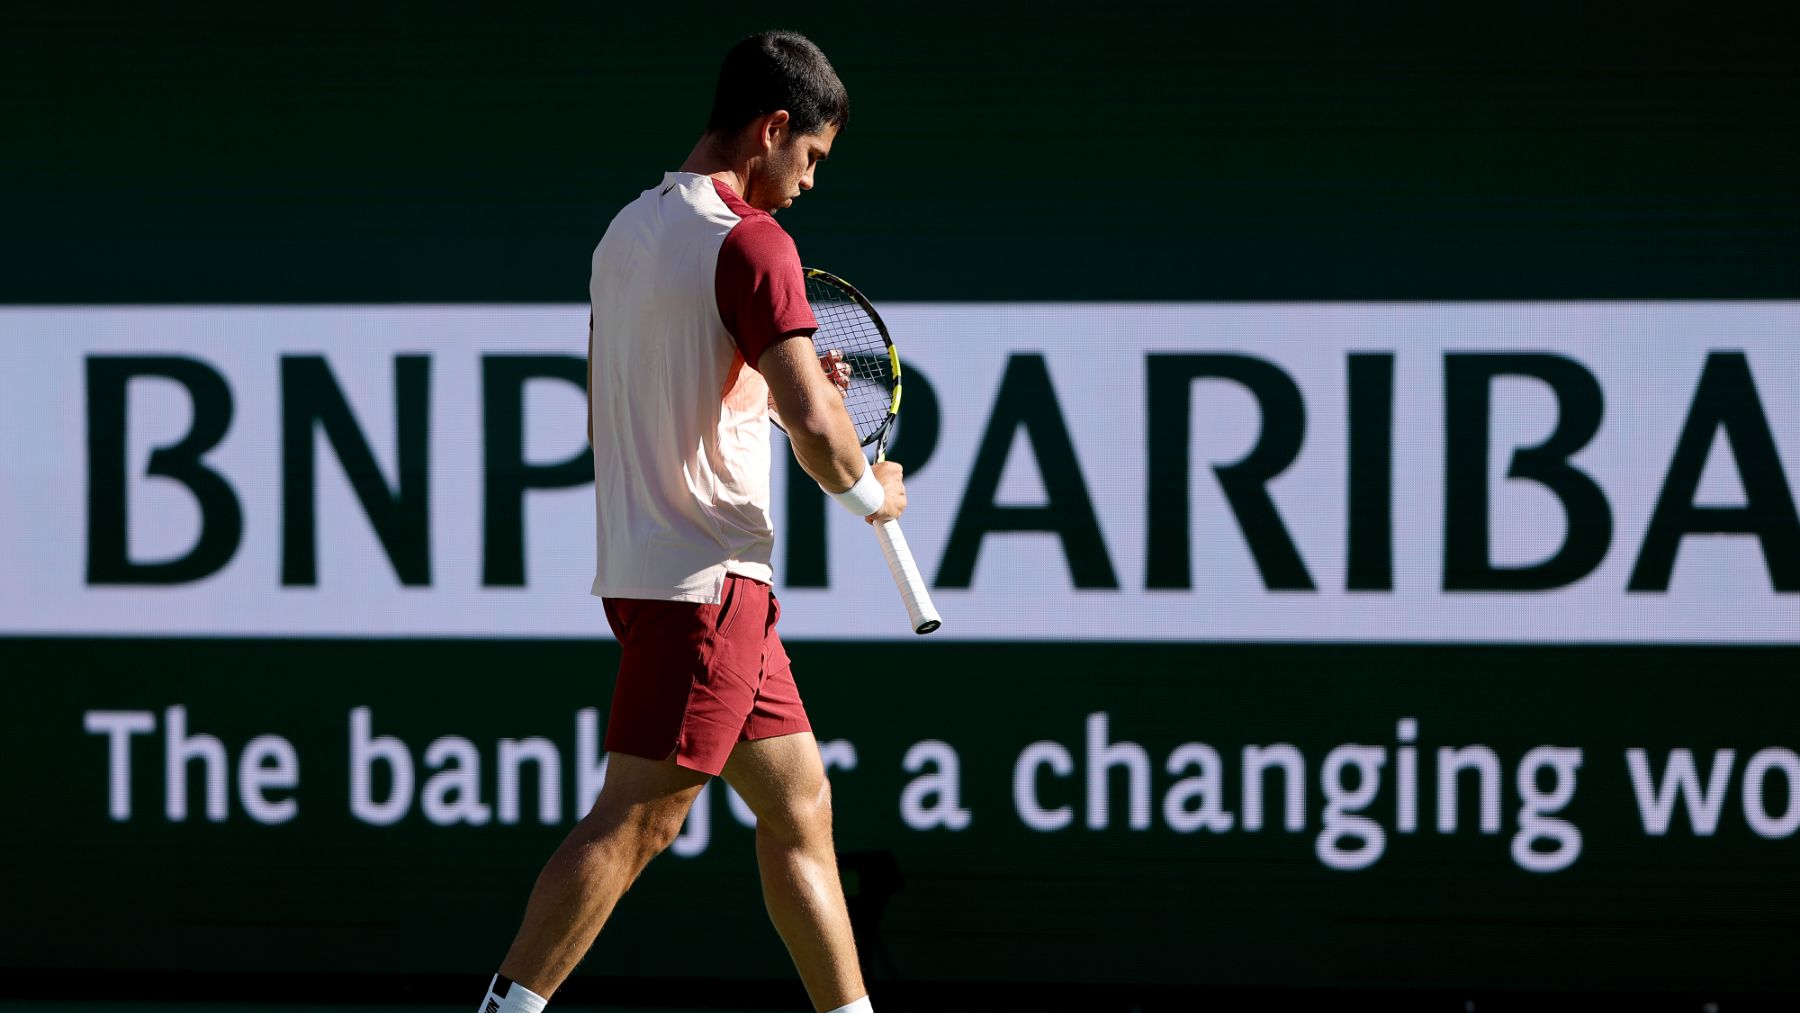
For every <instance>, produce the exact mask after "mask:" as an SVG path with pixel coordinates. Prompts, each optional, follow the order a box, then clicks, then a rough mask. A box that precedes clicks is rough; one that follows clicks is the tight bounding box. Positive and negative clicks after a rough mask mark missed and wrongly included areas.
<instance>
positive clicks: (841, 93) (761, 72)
mask: <svg viewBox="0 0 1800 1013" xmlns="http://www.w3.org/2000/svg"><path fill="white" fill-rule="evenodd" d="M777 109H786V110H787V111H788V115H789V116H791V117H792V118H793V119H792V120H791V124H790V125H791V127H792V129H793V131H794V133H796V134H816V133H819V132H820V131H822V130H824V129H825V124H827V123H831V124H835V125H836V126H837V128H838V129H839V130H843V129H844V128H845V127H846V126H848V125H849V123H850V93H849V92H846V91H845V90H844V82H842V81H839V80H838V76H837V71H835V70H832V69H831V61H830V60H827V59H825V54H824V53H822V52H820V51H819V47H818V46H815V45H813V43H812V40H811V39H808V38H807V37H806V36H804V35H801V34H800V33H799V32H762V33H760V34H757V35H752V36H750V37H749V38H747V39H744V40H743V41H742V42H739V43H738V44H737V45H735V46H732V47H731V52H729V53H726V54H725V64H724V66H722V67H720V68H719V87H718V89H717V90H716V91H715V92H714V93H713V107H712V115H711V116H710V117H709V118H708V119H707V121H706V132H707V133H709V134H719V135H725V134H733V133H736V132H737V131H739V130H742V129H743V128H744V127H745V126H747V125H749V124H750V123H751V121H753V120H755V119H756V118H757V117H759V116H767V115H768V114H770V113H772V112H774V111H775V110H777Z"/></svg>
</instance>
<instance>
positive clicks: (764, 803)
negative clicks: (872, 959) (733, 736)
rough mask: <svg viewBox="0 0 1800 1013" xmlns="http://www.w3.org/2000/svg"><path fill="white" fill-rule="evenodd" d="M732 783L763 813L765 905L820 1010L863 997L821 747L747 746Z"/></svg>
mask: <svg viewBox="0 0 1800 1013" xmlns="http://www.w3.org/2000/svg"><path fill="white" fill-rule="evenodd" d="M725 779H726V780H727V781H729V782H730V783H731V786H732V787H733V788H735V789H736V790H737V793H738V794H739V795H742V796H743V798H744V801H745V802H746V803H748V804H749V806H750V811H751V812H754V813H755V814H756V860H757V865H758V867H759V868H760V869H761V870H762V883H763V901H764V902H765V903H766V904H767V905H768V908H769V918H770V920H771V921H773V922H774V923H775V929H776V931H777V932H779V933H781V938H782V941H783V942H785V943H786V944H787V948H788V953H789V954H790V955H792V957H793V959H794V966H795V968H797V969H798V970H799V972H800V979H801V981H803V982H805V984H806V992H807V995H809V996H810V997H811V998H812V1002H813V1006H814V1007H816V1008H817V1009H819V1010H834V1009H838V1008H840V1007H843V1006H846V1005H848V1004H850V1003H852V1002H855V1001H856V1000H858V999H861V998H863V997H864V996H865V995H866V991H865V989H864V987H863V980H862V970H861V968H859V967H858V965H857V960H856V939H855V937H854V936H853V935H852V934H851V932H850V914H849V911H848V910H847V909H846V908H845V907H844V891H843V887H842V885H841V884H840V883H839V882H838V869H837V852H836V850H835V848H834V846H833V844H832V838H831V785H830V782H828V781H827V780H826V779H825V767H824V765H823V764H822V763H821V762H820V760H819V745H818V742H817V741H816V740H814V738H813V736H812V733H811V732H801V733H797V734H792V735H782V736H779V737H777V738H765V739H757V740H755V741H750V742H739V743H738V744H737V747H736V748H735V749H733V750H732V752H731V758H730V759H729V760H728V761H726V764H725Z"/></svg>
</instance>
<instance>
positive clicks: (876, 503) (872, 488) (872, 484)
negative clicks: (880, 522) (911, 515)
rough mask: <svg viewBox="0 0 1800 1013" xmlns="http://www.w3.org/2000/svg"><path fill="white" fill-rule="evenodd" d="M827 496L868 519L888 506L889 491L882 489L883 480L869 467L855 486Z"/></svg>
mask: <svg viewBox="0 0 1800 1013" xmlns="http://www.w3.org/2000/svg"><path fill="white" fill-rule="evenodd" d="M827 495H829V496H830V497H831V498H832V499H834V500H837V501H838V502H839V503H842V504H843V505H844V509H845V510H848V511H850V512H851V513H853V514H855V515H856V516H858V517H867V516H869V515H870V514H872V513H874V512H875V511H877V510H880V509H881V508H882V507H883V506H884V505H886V504H887V490H886V489H884V488H882V487H881V480H880V479H878V478H876V477H875V469H874V468H869V467H865V468H863V473H862V477H861V478H859V479H857V480H856V484H855V485H853V486H851V487H850V488H848V489H845V490H844V491H843V492H834V493H828V494H827Z"/></svg>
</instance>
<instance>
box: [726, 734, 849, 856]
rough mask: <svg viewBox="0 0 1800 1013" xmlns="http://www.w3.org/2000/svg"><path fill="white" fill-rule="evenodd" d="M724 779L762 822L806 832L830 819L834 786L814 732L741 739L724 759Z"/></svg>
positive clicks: (779, 827) (827, 824)
mask: <svg viewBox="0 0 1800 1013" xmlns="http://www.w3.org/2000/svg"><path fill="white" fill-rule="evenodd" d="M725 780H726V781H727V782H729V783H730V784H731V787H732V788H733V789H735V790H736V791H737V793H738V794H739V795H740V796H742V797H743V799H744V802H745V803H746V804H747V805H749V806H750V811H751V812H753V813H755V814H756V820H757V825H758V826H763V825H765V824H766V825H768V826H769V827H770V829H775V830H781V831H788V832H794V833H804V832H806V831H808V830H812V829H817V824H818V822H819V821H820V820H821V819H822V820H823V821H824V824H825V826H826V827H827V828H829V826H830V819H831V815H830V813H831V788H830V785H829V784H828V783H827V782H826V780H825V764H824V763H823V762H822V761H821V760H820V759H819V742H818V740H817V739H815V738H814V737H813V734H812V733H811V732H796V733H794V734H793V735H780V736H776V737H774V738H769V739H755V740H753V741H750V742H740V743H738V744H737V746H736V747H735V748H733V749H732V751H731V758H730V759H729V760H727V761H725Z"/></svg>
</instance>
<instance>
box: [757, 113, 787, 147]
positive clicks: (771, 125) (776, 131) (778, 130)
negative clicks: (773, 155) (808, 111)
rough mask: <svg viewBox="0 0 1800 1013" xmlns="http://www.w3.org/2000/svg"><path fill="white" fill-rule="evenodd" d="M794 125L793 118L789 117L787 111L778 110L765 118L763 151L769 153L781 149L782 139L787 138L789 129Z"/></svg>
mask: <svg viewBox="0 0 1800 1013" xmlns="http://www.w3.org/2000/svg"><path fill="white" fill-rule="evenodd" d="M792 124H793V117H791V116H789V115H788V111H787V110H786V109H777V110H775V111H774V112H772V113H770V114H769V115H767V116H765V117H763V121H762V137H761V138H760V140H761V142H762V150H763V151H764V152H769V151H774V150H775V149H776V148H779V147H781V142H782V139H783V138H785V137H786V136H787V132H788V129H789V127H791V126H792Z"/></svg>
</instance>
